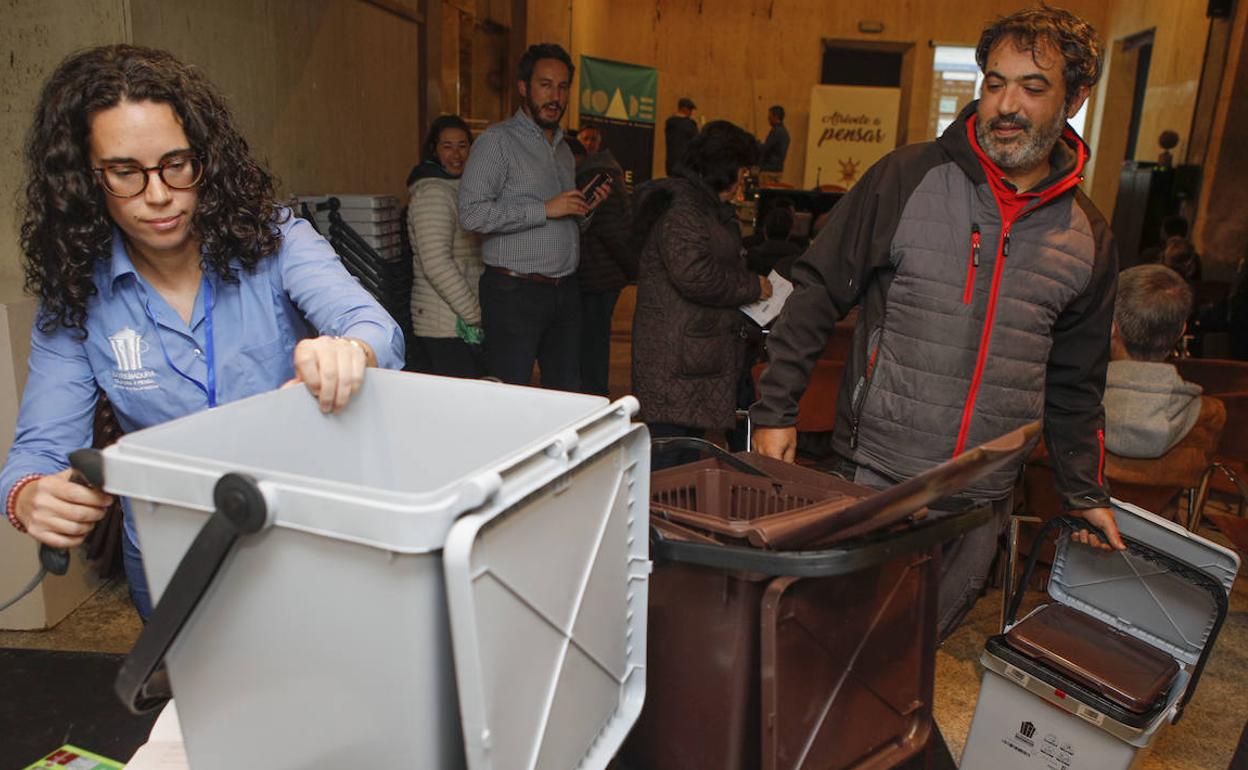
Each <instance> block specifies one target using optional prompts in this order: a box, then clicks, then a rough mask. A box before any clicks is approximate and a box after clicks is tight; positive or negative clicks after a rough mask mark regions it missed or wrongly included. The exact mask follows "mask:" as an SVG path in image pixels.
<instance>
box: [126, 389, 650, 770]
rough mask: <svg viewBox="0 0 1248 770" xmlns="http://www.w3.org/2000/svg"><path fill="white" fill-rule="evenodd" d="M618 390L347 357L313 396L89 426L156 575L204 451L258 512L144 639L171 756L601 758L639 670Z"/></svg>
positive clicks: (196, 763)
mask: <svg viewBox="0 0 1248 770" xmlns="http://www.w3.org/2000/svg"><path fill="white" fill-rule="evenodd" d="M636 409H637V402H636V401H635V400H634V399H631V398H626V399H623V400H621V401H619V402H616V403H614V404H608V403H607V402H606V400H605V399H601V398H597V397H591V396H582V395H576V394H569V393H558V392H553V391H545V390H538V389H533V388H522V387H514V386H507V385H499V384H495V383H489V382H482V381H465V380H455V379H449V378H441V377H429V376H423V375H412V374H404V373H398V372H387V371H374V370H370V371H369V373H368V375H367V376H366V378H365V382H364V386H363V388H362V390H361V391H360V392H359V393H358V394H357V395H356V396H355V398H354V400H353V401H352V402H351V404H350V405H349V406H348V407H347V408H346V409H345V410H344V411H343V412H342V413H340V414H337V415H324V414H321V413H320V412H319V410H318V408H317V404H316V402H315V400H314V399H312V398H310V397H309V396H308V394H307V392H306V391H305V389H303V388H301V387H300V388H291V389H287V390H283V391H277V392H273V393H268V394H265V395H261V396H257V397H254V398H250V399H246V400H244V401H240V402H236V403H233V404H229V405H227V406H223V407H220V408H217V409H213V410H209V411H206V412H201V413H199V414H195V415H192V416H189V417H186V418H183V419H180V420H176V421H174V422H170V423H166V424H164V425H161V426H158V427H155V428H151V429H148V430H144V431H140V432H137V433H134V434H131V435H129V436H126V437H125V438H123V439H122V440H121V441H120V442H119V443H117V444H116V445H114V446H113V447H110V448H109V449H107V450H105V451H104V452H103V460H104V468H103V476H104V482H105V488H106V489H107V490H108V491H109V492H111V493H114V494H120V495H126V496H128V497H129V498H130V499H131V501H132V504H133V510H134V516H135V521H136V523H137V526H138V534H139V538H140V540H141V542H142V546H143V552H144V559H145V564H146V568H147V574H148V579H149V581H150V583H151V588H152V592H153V596H154V597H156V598H157V599H159V598H160V596H161V594H162V592H163V591H164V589H165V587H166V586H167V584H168V583H169V580H170V577H171V575H172V574H173V572H174V570H175V569H176V568H177V567H178V564H179V561H180V560H181V558H182V555H183V553H184V552H185V551H186V550H187V547H188V545H189V544H190V543H191V541H192V540H193V539H194V538H195V537H196V535H197V533H198V532H199V530H200V528H201V527H203V526H204V524H205V521H206V520H207V519H208V517H209V515H210V514H211V513H212V511H213V510H214V504H213V499H212V491H213V487H214V485H215V484H216V482H217V480H218V479H219V478H220V477H222V476H223V475H224V474H226V473H229V472H241V473H244V474H247V475H249V476H251V477H252V478H253V479H255V480H256V481H257V482H258V486H259V489H260V491H261V492H262V493H263V497H264V500H265V502H266V503H267V507H268V510H269V511H270V513H271V514H272V515H273V517H274V525H273V526H272V527H271V528H269V529H266V530H264V531H261V532H259V533H258V534H255V535H250V536H246V537H243V538H242V539H240V540H239V541H238V542H237V544H235V545H234V547H233V550H232V551H231V553H230V554H229V556H227V557H226V560H225V562H224V563H223V564H222V567H221V569H220V571H219V572H218V573H217V575H216V577H215V579H213V582H212V583H211V585H210V587H209V589H208V591H207V592H206V593H205V594H204V598H203V600H202V601H201V602H200V604H199V605H198V607H197V608H196V609H195V611H194V613H193V614H192V615H191V617H190V619H189V621H188V622H187V624H186V625H185V626H184V627H183V628H182V630H181V633H180V634H179V635H178V637H177V640H176V641H175V642H174V644H173V646H172V648H171V649H170V650H169V653H168V655H167V658H166V660H167V664H168V669H169V672H170V677H171V680H172V684H173V690H174V694H175V696H176V700H177V704H178V712H179V715H180V718H181V722H182V728H183V732H184V735H185V739H186V745H187V751H188V755H189V758H190V762H191V766H192V768H194V769H195V770H214V769H215V768H223V769H224V768H230V769H231V770H237V769H238V768H244V767H265V768H335V769H338V768H346V767H366V766H372V765H373V764H374V762H376V763H377V764H379V765H384V766H387V767H412V768H438V769H439V770H440V769H442V768H457V767H463V766H467V767H469V768H473V769H474V770H480V769H482V768H559V769H560V770H564V769H566V768H573V767H586V768H601V767H605V766H606V765H607V763H608V762H609V760H610V758H611V756H612V755H613V754H614V753H615V751H616V750H617V749H618V747H619V745H620V743H621V742H622V741H623V739H624V736H625V735H626V734H627V732H628V730H629V729H630V728H631V726H632V724H633V722H634V721H635V719H636V717H637V714H638V712H639V711H640V708H641V703H642V700H643V698H644V694H645V671H644V667H645V652H646V651H645V639H646V630H645V619H646V611H645V610H646V601H647V584H648V575H649V571H650V562H649V560H648V552H647V548H648V538H647V535H646V524H647V513H648V502H649V494H648V480H649V441H648V436H647V433H646V431H645V428H644V427H643V426H640V425H632V424H631V423H630V418H631V417H632V415H633V414H635V412H636ZM158 612H159V609H158Z"/></svg>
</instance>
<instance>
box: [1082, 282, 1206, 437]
mask: <svg viewBox="0 0 1248 770" xmlns="http://www.w3.org/2000/svg"><path fill="white" fill-rule="evenodd" d="M1191 309H1192V290H1191V287H1189V286H1188V285H1187V281H1185V280H1183V276H1181V275H1179V274H1178V273H1176V272H1175V271H1173V270H1171V269H1170V268H1168V267H1165V266H1164V265H1139V266H1137V267H1133V268H1131V269H1129V270H1124V271H1122V273H1120V274H1119V275H1118V292H1117V296H1116V298H1115V304H1114V325H1113V329H1112V332H1111V337H1110V362H1109V370H1108V372H1107V374H1106V377H1105V448H1106V449H1107V450H1109V451H1110V452H1112V453H1114V454H1116V455H1119V456H1122V457H1140V458H1154V457H1161V456H1162V455H1163V454H1165V453H1166V452H1168V451H1170V449H1171V448H1172V447H1173V446H1174V445H1175V444H1177V443H1179V441H1181V440H1182V439H1183V437H1184V436H1186V435H1187V434H1188V432H1189V431H1190V430H1191V429H1192V426H1194V425H1195V424H1196V420H1197V418H1198V417H1199V416H1200V393H1201V390H1200V386H1199V385H1196V384H1195V383H1191V382H1186V381H1184V379H1183V378H1182V377H1180V376H1179V372H1178V369H1176V368H1175V367H1174V364H1170V363H1166V359H1167V358H1169V356H1170V354H1171V353H1172V352H1173V351H1174V348H1175V346H1176V345H1177V344H1178V342H1179V339H1180V338H1181V337H1182V336H1183V331H1184V329H1185V328H1186V325H1187V318H1188V315H1189V314H1190V313H1191Z"/></svg>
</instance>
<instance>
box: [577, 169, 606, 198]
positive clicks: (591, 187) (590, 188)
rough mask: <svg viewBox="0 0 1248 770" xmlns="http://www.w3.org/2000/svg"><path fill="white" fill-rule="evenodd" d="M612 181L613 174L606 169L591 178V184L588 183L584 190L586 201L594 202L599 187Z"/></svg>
mask: <svg viewBox="0 0 1248 770" xmlns="http://www.w3.org/2000/svg"><path fill="white" fill-rule="evenodd" d="M610 181H611V175H610V174H608V173H606V172H605V171H604V172H602V173H600V174H598V176H596V177H594V178H593V179H592V180H590V182H589V184H588V185H586V186H585V189H584V190H583V191H582V194H583V195H584V196H585V202H586V203H593V200H594V193H596V192H598V188H600V187H602V186H603V185H604V184H608V183H610Z"/></svg>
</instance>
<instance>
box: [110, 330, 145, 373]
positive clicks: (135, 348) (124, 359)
mask: <svg viewBox="0 0 1248 770" xmlns="http://www.w3.org/2000/svg"><path fill="white" fill-rule="evenodd" d="M108 344H109V345H111V346H112V347H113V358H116V359H117V371H119V372H136V371H138V370H140V369H142V368H143V354H144V353H146V352H147V350H148V345H147V343H146V342H144V341H143V335H142V334H139V333H138V332H136V331H135V330H134V329H131V328H130V327H129V326H127V327H126V328H124V329H122V330H121V331H119V332H117V333H116V334H114V335H113V336H111V337H109V338H108Z"/></svg>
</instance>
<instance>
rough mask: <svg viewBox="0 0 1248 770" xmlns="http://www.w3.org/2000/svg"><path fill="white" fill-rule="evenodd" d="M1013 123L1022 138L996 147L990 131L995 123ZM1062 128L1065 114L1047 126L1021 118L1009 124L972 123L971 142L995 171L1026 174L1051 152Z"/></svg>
mask: <svg viewBox="0 0 1248 770" xmlns="http://www.w3.org/2000/svg"><path fill="white" fill-rule="evenodd" d="M1009 122H1014V123H1016V124H1018V125H1020V126H1022V127H1023V132H1022V134H1020V135H1019V137H1018V138H1017V139H1016V140H1015V141H1013V142H1009V143H998V142H997V140H996V137H994V136H993V135H992V129H993V127H994V126H995V125H997V124H998V123H1009ZM1065 128H1066V113H1065V112H1064V111H1063V112H1059V113H1058V114H1057V115H1056V116H1055V117H1054V118H1053V121H1052V122H1051V123H1048V124H1046V125H1041V126H1036V125H1034V124H1032V123H1031V122H1030V121H1028V120H1026V119H1025V118H1022V117H1015V118H1014V119H1013V121H1009V120H1004V119H1002V118H1001V117H999V116H998V117H995V118H992V119H991V120H986V121H985V120H980V121H976V123H975V139H976V140H978V141H979V147H980V149H981V150H983V151H984V154H985V155H987V156H988V158H989V159H990V160H992V162H993V163H995V164H997V168H1000V169H1001V170H1002V171H1029V170H1031V169H1033V168H1035V167H1036V166H1038V165H1040V164H1041V163H1043V162H1044V161H1045V160H1046V159H1047V158H1048V157H1049V155H1050V154H1051V153H1052V152H1053V145H1054V144H1056V143H1057V140H1058V139H1059V138H1060V137H1061V135H1062V131H1063V130H1064V129H1065Z"/></svg>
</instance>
